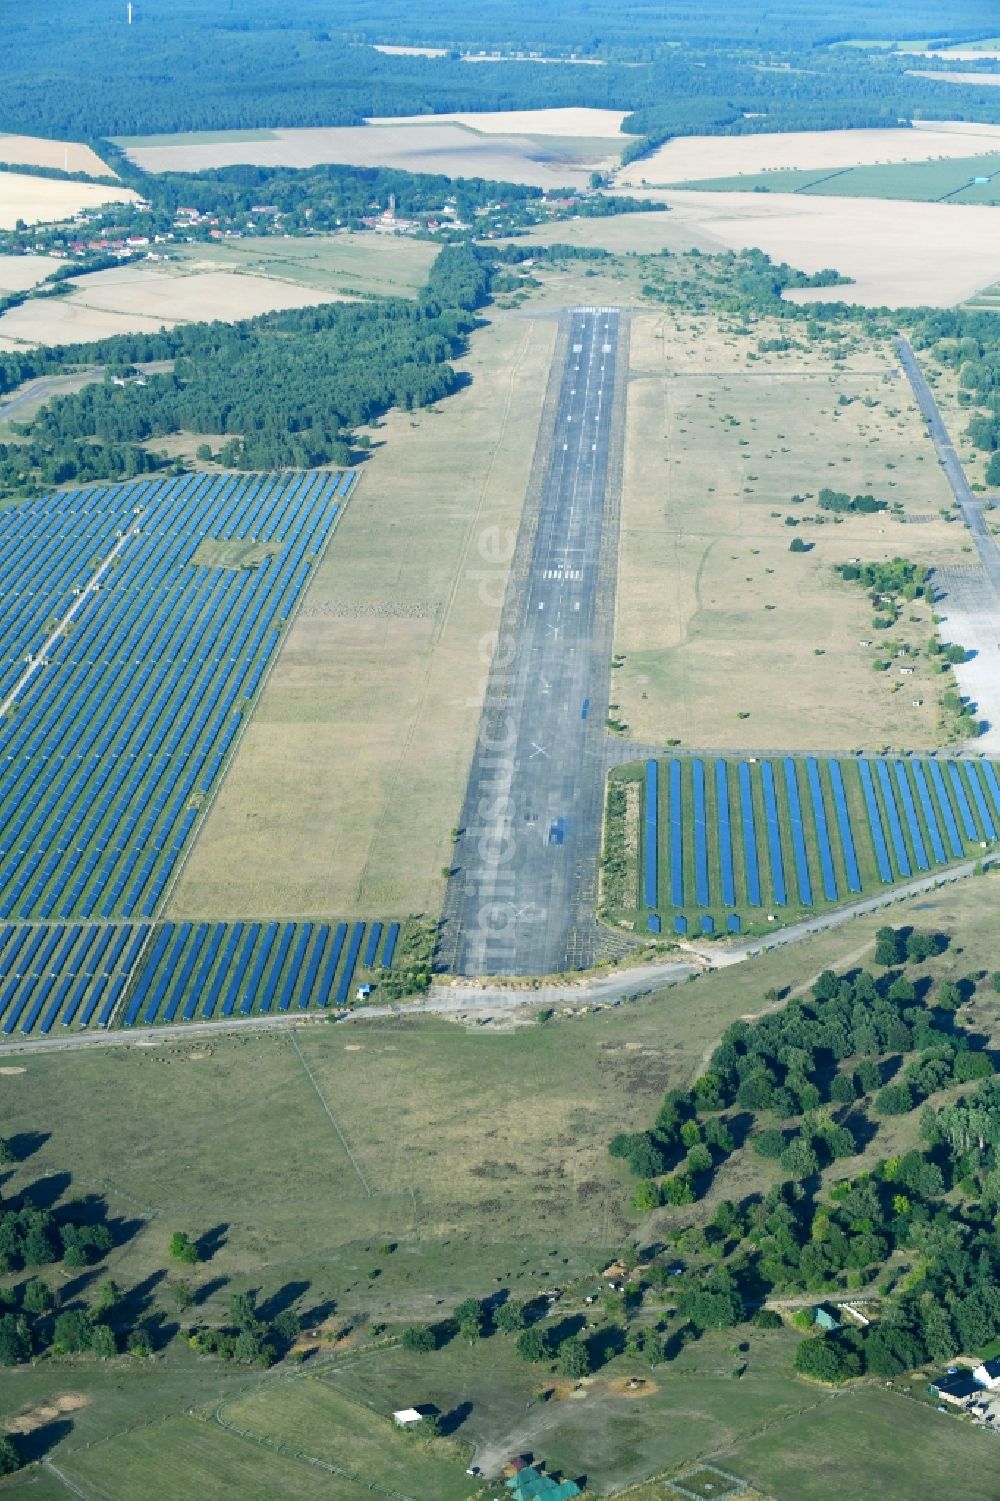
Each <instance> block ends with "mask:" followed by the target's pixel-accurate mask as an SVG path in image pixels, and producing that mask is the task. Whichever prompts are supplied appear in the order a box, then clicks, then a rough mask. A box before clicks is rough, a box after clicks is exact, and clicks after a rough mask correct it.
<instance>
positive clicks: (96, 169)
mask: <svg viewBox="0 0 1000 1501" xmlns="http://www.w3.org/2000/svg"><path fill="white" fill-rule="evenodd" d="M0 162H16V163H17V164H18V166H22V167H59V168H61V169H62V171H63V172H89V173H90V175H91V177H116V176H117V173H115V172H112V170H111V168H110V167H109V166H108V164H107V162H102V161H101V158H100V157H99V156H98V155H97V153H96V151H91V149H90V147H89V146H82V145H81V144H80V142H79V141H44V140H41V139H39V138H38V137H37V136H18V135H8V134H6V133H5V132H4V133H0Z"/></svg>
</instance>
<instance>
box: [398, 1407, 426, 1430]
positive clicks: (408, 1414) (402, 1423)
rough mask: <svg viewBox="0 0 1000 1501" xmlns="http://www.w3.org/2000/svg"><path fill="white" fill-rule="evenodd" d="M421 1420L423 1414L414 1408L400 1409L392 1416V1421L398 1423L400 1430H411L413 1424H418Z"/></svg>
mask: <svg viewBox="0 0 1000 1501" xmlns="http://www.w3.org/2000/svg"><path fill="white" fill-rule="evenodd" d="M422 1418H423V1413H420V1412H418V1411H417V1409H416V1408H415V1407H401V1408H400V1409H399V1411H398V1412H394V1413H393V1415H392V1421H393V1422H394V1423H398V1425H399V1427H400V1428H411V1427H412V1426H413V1424H414V1423H419V1422H420V1421H421V1420H422Z"/></svg>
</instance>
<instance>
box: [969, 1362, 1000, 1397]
mask: <svg viewBox="0 0 1000 1501" xmlns="http://www.w3.org/2000/svg"><path fill="white" fill-rule="evenodd" d="M972 1379H973V1381H976V1382H978V1383H979V1385H980V1386H985V1387H986V1388H987V1389H988V1390H989V1391H991V1392H992V1391H995V1390H996V1389H997V1387H1000V1360H984V1361H983V1363H982V1365H977V1366H976V1369H975V1370H974V1371H973V1373H972Z"/></svg>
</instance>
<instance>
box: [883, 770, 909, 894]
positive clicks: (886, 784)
mask: <svg viewBox="0 0 1000 1501" xmlns="http://www.w3.org/2000/svg"><path fill="white" fill-rule="evenodd" d="M875 771H876V774H877V775H878V780H879V785H880V787H881V788H882V800H883V804H884V807H885V816H886V818H887V819H888V820H889V833H890V834H891V836H892V847H893V849H894V850H895V852H896V869H897V870H898V871H899V873H900V875H902V876H909V875H912V874H913V872H912V870H911V869H910V857H909V855H908V854H907V852H906V840H905V839H904V838H903V825H902V824H901V823H900V821H899V809H898V808H897V807H896V798H895V794H894V793H893V790H892V782H891V781H890V780H889V768H888V766H887V765H886V763H885V762H884V761H883V760H881V759H880V760H878V761H876V762H875Z"/></svg>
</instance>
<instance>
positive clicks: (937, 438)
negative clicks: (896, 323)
mask: <svg viewBox="0 0 1000 1501" xmlns="http://www.w3.org/2000/svg"><path fill="white" fill-rule="evenodd" d="M893 343H894V345H895V346H896V352H897V353H898V355H899V358H900V362H901V363H902V366H903V369H904V370H905V371H906V375H907V379H908V380H909V382H910V385H911V386H912V388H913V394H914V396H915V397H916V398H917V405H918V406H919V408H920V410H921V412H922V413H923V415H924V417H926V419H927V427H928V431H929V432H930V435H931V439H932V441H933V443H934V450H935V452H936V453H937V456H938V459H939V460H940V462H941V467H942V469H943V470H944V472H945V474H946V476H947V478H948V483H949V485H950V486H951V493H952V494H953V495H954V497H955V501H956V504H957V505H958V509H959V510H960V512H961V513H962V520H963V521H964V522H965V524H966V526H967V527H968V529H969V533H970V535H971V537H972V540H973V542H974V543H975V544H976V551H977V552H978V553H979V556H980V558H981V560H982V564H983V567H984V569H985V570H986V576H987V578H988V579H989V581H990V583H991V584H992V585H993V588H994V589H995V590H996V591H997V592H998V593H1000V549H998V548H997V544H996V539H995V538H994V536H993V534H992V533H991V532H990V530H989V528H988V527H987V525H986V520H985V516H984V511H985V510H986V502H985V501H984V500H982V499H979V498H977V497H976V496H975V495H973V493H972V490H971V488H970V486H969V481H968V479H967V477H966V473H965V470H964V469H963V468H962V462H961V460H960V459H959V457H958V454H957V453H956V452H955V445H954V444H953V443H952V441H951V438H950V437H949V436H948V429H947V428H946V427H945V425H944V419H943V417H942V416H941V412H940V410H939V409H938V404H937V402H936V401H935V399H934V393H933V391H932V390H931V388H930V386H929V385H928V383H927V377H926V376H925V375H924V372H923V371H922V370H921V368H920V365H919V362H918V360H917V357H916V355H915V354H914V353H913V350H912V349H911V347H910V344H909V341H908V340H907V339H904V338H902V337H900V338H897V339H894V340H893Z"/></svg>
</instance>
